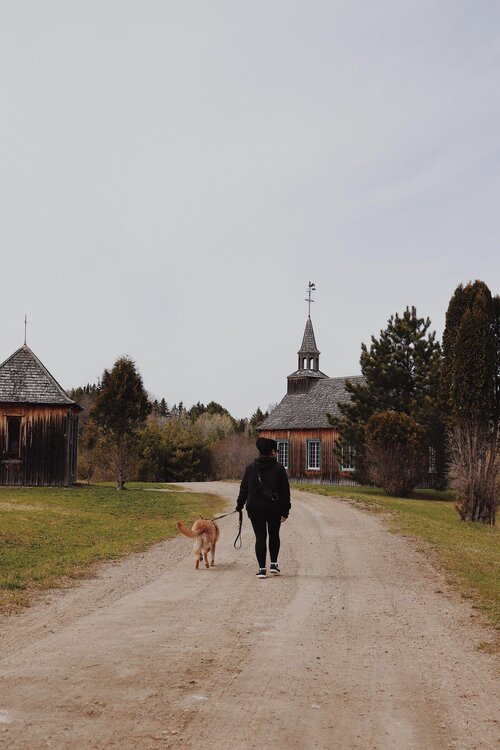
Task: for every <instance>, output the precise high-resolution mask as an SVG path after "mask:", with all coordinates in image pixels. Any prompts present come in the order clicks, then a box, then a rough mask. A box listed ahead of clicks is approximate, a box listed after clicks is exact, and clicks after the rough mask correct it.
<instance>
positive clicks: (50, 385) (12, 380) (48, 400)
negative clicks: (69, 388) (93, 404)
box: [0, 344, 78, 406]
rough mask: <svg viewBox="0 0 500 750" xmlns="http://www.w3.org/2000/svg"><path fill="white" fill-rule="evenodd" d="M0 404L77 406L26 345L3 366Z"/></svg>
mask: <svg viewBox="0 0 500 750" xmlns="http://www.w3.org/2000/svg"><path fill="white" fill-rule="evenodd" d="M0 401H1V402H3V403H25V404H68V405H74V406H78V404H77V403H76V401H73V400H72V399H71V398H70V397H69V396H68V394H67V393H66V391H65V390H63V388H61V386H60V385H59V383H58V382H57V380H55V378H53V377H52V375H51V374H50V372H49V371H48V370H47V368H46V367H45V366H44V365H43V364H42V363H41V362H40V360H39V359H38V357H37V356H36V355H35V354H33V352H32V351H31V349H30V348H29V347H28V346H26V344H24V346H21V347H20V348H19V349H18V350H17V351H15V352H14V354H11V356H10V357H9V358H8V359H6V360H5V362H3V363H2V364H1V365H0Z"/></svg>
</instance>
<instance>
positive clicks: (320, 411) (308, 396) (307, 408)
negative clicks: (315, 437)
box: [259, 375, 364, 430]
mask: <svg viewBox="0 0 500 750" xmlns="http://www.w3.org/2000/svg"><path fill="white" fill-rule="evenodd" d="M346 380H350V381H352V382H353V383H362V382H363V381H364V378H363V376H362V375H356V376H354V377H349V378H326V377H325V378H321V379H318V380H317V381H316V382H313V383H311V386H310V388H309V391H308V393H289V394H287V395H286V396H285V397H284V398H283V400H282V401H281V402H280V403H279V404H278V406H277V407H276V408H275V409H274V410H273V411H272V412H271V414H270V415H269V416H268V418H267V419H266V420H264V422H262V424H261V425H260V426H259V430H291V429H317V428H323V427H330V428H331V424H330V423H329V421H328V417H327V416H326V415H327V414H332V415H333V416H335V417H338V416H340V411H339V408H338V405H337V404H338V402H339V401H340V402H343V401H348V400H349V398H350V395H349V393H348V392H347V391H346V387H345V381H346Z"/></svg>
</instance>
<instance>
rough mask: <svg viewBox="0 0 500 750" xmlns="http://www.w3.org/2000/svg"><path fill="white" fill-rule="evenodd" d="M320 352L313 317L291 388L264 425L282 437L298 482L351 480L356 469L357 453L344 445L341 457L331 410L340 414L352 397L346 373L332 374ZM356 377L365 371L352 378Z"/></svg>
mask: <svg viewBox="0 0 500 750" xmlns="http://www.w3.org/2000/svg"><path fill="white" fill-rule="evenodd" d="M319 356H320V352H319V350H318V347H317V346H316V339H315V336H314V330H313V325H312V321H311V318H310V317H308V319H307V322H306V327H305V331H304V337H303V340H302V345H301V347H300V350H299V352H298V357H299V359H298V369H297V370H296V371H295V372H293V373H292V374H291V375H289V376H288V378H287V381H288V387H287V393H286V395H285V396H284V398H283V399H282V401H281V402H280V403H279V404H278V406H277V407H276V408H275V409H274V410H273V411H272V412H271V414H270V415H269V417H268V418H267V419H266V420H265V421H264V422H263V423H262V424H261V425H260V427H259V434H260V435H261V436H262V437H270V438H273V439H274V440H277V442H278V460H279V461H280V462H281V463H282V464H283V465H284V467H285V468H286V470H287V473H288V476H289V478H290V479H292V480H296V481H300V480H302V481H309V482H329V483H341V482H348V481H349V477H350V476H351V474H352V472H353V471H354V468H355V463H354V462H355V456H354V454H353V451H352V450H351V448H350V446H349V445H343V446H342V451H341V455H340V456H337V451H336V441H337V439H338V437H339V435H338V432H337V431H336V430H335V429H333V427H332V426H331V424H330V423H329V421H328V416H327V415H328V414H332V415H333V416H338V415H339V407H338V404H339V402H340V403H341V402H343V401H346V400H347V399H349V398H350V396H349V393H348V392H347V391H346V388H345V381H346V378H329V377H328V376H327V375H325V373H323V372H321V370H320V369H319ZM348 379H349V380H352V381H354V382H359V380H362V379H363V378H362V376H360V375H358V376H354V377H350V378H348Z"/></svg>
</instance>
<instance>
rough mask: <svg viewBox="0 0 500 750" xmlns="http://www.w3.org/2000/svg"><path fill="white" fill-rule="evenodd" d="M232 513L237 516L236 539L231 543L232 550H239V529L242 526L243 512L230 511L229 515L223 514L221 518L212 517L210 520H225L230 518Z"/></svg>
mask: <svg viewBox="0 0 500 750" xmlns="http://www.w3.org/2000/svg"><path fill="white" fill-rule="evenodd" d="M233 513H238V514H239V523H238V534H237V536H236V539H235V540H234V542H233V547H234V549H241V544H242V542H241V527H242V525H243V511H242V510H232V511H231V512H230V513H224V514H223V515H222V516H213V517H212V518H211V519H210V520H211V521H220V519H221V518H227V516H232V515H233Z"/></svg>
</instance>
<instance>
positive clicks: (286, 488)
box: [236, 456, 291, 518]
mask: <svg viewBox="0 0 500 750" xmlns="http://www.w3.org/2000/svg"><path fill="white" fill-rule="evenodd" d="M258 474H260V476H261V479H262V482H263V484H264V485H266V487H269V489H270V490H272V491H273V492H275V493H276V494H277V496H278V497H277V499H276V500H271V499H270V498H268V497H265V495H264V494H263V492H262V489H261V484H260V482H259V478H258ZM245 504H246V506H247V513H248V515H249V516H251V515H273V516H274V515H280V516H282V517H283V518H288V514H289V512H290V508H291V504H290V485H289V484H288V477H287V475H286V471H285V469H284V468H283V466H282V465H281V464H280V463H278V461H277V460H276V459H275V458H271V457H270V456H259V457H258V458H256V459H255V461H253V462H252V463H251V464H248V466H247V468H246V469H245V474H244V475H243V479H242V481H241V485H240V494H239V495H238V500H237V501H236V510H243V507H244V506H245Z"/></svg>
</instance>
